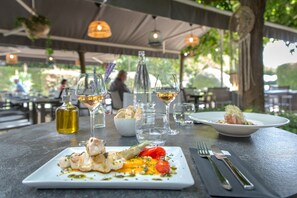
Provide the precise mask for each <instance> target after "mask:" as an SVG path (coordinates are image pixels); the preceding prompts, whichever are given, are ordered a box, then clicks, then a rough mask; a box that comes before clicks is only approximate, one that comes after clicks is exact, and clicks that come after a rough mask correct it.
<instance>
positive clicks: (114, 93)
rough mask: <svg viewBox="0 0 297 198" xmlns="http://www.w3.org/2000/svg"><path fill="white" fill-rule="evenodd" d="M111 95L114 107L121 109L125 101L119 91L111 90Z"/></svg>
mask: <svg viewBox="0 0 297 198" xmlns="http://www.w3.org/2000/svg"><path fill="white" fill-rule="evenodd" d="M110 95H111V99H112V109H114V110H119V109H121V108H123V101H122V100H121V97H120V94H119V92H118V91H111V92H110Z"/></svg>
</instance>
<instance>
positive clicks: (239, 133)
mask: <svg viewBox="0 0 297 198" xmlns="http://www.w3.org/2000/svg"><path fill="white" fill-rule="evenodd" d="M243 114H244V116H245V118H246V120H248V121H251V122H253V123H254V125H241V124H222V123H218V121H219V120H224V115H225V112H224V111H212V112H200V113H192V114H190V118H191V119H193V120H195V121H197V122H200V123H203V124H206V125H209V126H212V127H214V128H215V129H216V130H217V131H218V132H219V133H220V134H222V135H226V136H231V137H248V136H250V135H251V134H252V133H254V132H256V131H257V130H258V129H260V128H267V127H278V126H282V125H284V124H287V123H289V122H290V121H289V120H288V119H287V118H283V117H279V116H273V115H268V114H261V113H243Z"/></svg>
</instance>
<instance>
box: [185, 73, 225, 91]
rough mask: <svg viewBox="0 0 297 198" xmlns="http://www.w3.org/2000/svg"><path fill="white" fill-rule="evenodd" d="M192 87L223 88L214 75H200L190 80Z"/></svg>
mask: <svg viewBox="0 0 297 198" xmlns="http://www.w3.org/2000/svg"><path fill="white" fill-rule="evenodd" d="M190 85H191V86H192V87H195V88H196V89H204V88H208V87H219V86H221V83H220V81H219V80H218V79H217V78H216V77H215V76H213V75H211V74H210V75H206V74H198V75H197V76H196V77H195V78H192V79H191V80H190Z"/></svg>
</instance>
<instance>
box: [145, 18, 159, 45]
mask: <svg viewBox="0 0 297 198" xmlns="http://www.w3.org/2000/svg"><path fill="white" fill-rule="evenodd" d="M153 19H154V30H153V31H151V32H149V37H148V44H149V45H150V46H152V47H160V46H162V34H161V32H160V31H159V30H157V28H156V27H157V25H156V16H153Z"/></svg>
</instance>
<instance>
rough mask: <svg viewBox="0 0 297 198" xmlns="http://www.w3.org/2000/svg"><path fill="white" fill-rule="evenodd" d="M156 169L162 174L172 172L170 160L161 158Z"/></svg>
mask: <svg viewBox="0 0 297 198" xmlns="http://www.w3.org/2000/svg"><path fill="white" fill-rule="evenodd" d="M156 169H157V171H158V172H159V173H161V174H162V175H165V174H167V173H169V172H170V165H169V162H168V161H165V160H159V161H158V163H157V164H156Z"/></svg>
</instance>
